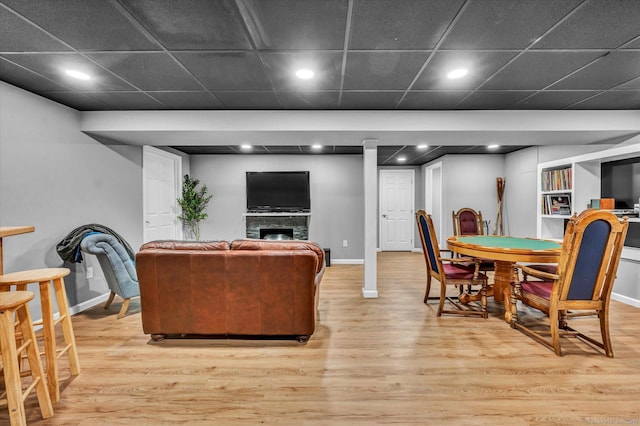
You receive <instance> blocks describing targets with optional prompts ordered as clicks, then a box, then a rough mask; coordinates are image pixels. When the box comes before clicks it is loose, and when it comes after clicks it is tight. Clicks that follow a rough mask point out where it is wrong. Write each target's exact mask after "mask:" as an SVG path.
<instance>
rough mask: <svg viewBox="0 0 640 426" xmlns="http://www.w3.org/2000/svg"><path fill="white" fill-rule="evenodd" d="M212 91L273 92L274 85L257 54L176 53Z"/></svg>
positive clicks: (181, 61) (177, 57)
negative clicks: (272, 86)
mask: <svg viewBox="0 0 640 426" xmlns="http://www.w3.org/2000/svg"><path fill="white" fill-rule="evenodd" d="M173 54H174V56H175V57H176V59H178V60H179V61H180V63H182V64H183V65H184V66H185V67H186V68H187V69H188V70H189V71H190V72H191V73H193V75H194V76H195V77H196V78H197V79H198V80H200V82H202V84H204V85H205V86H206V87H207V88H208V89H210V90H244V91H246V90H269V89H271V82H270V81H269V77H268V75H267V73H266V72H265V70H264V67H263V66H262V63H261V61H260V57H259V56H258V55H257V54H256V53H253V52H229V53H222V52H174V53H173Z"/></svg>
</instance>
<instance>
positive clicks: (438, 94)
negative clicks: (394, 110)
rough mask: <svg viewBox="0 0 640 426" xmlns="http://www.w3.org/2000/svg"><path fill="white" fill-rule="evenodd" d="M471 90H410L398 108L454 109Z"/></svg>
mask: <svg viewBox="0 0 640 426" xmlns="http://www.w3.org/2000/svg"><path fill="white" fill-rule="evenodd" d="M469 93H471V91H469V90H457V91H453V90H451V91H444V90H442V91H438V90H429V91H423V92H419V91H412V92H409V93H407V95H406V96H405V97H404V99H402V101H401V102H400V104H399V105H398V108H399V109H430V110H432V109H454V108H455V106H456V105H457V103H458V102H459V101H460V100H461V99H462V98H464V97H465V96H467V95H468V94H469Z"/></svg>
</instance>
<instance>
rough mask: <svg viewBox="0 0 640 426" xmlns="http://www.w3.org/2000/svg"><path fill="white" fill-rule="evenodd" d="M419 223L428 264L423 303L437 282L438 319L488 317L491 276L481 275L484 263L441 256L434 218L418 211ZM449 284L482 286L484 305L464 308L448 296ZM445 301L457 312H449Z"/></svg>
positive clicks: (464, 306) (451, 310)
mask: <svg viewBox="0 0 640 426" xmlns="http://www.w3.org/2000/svg"><path fill="white" fill-rule="evenodd" d="M416 222H417V225H418V231H419V233H420V242H421V243H422V252H423V253H424V259H425V264H426V266H427V289H426V292H425V294H424V300H423V302H424V303H427V301H428V300H429V291H430V290H431V280H432V279H436V280H438V281H439V282H440V298H439V300H440V301H439V305H438V316H441V315H442V314H458V315H465V316H471V315H479V316H481V317H483V318H487V317H488V314H487V276H486V275H485V274H483V273H482V272H480V263H479V262H478V261H476V260H475V259H472V258H467V257H457V258H443V257H441V255H440V252H441V250H440V248H439V247H438V240H437V238H436V233H435V229H434V226H433V220H432V219H431V216H430V215H428V214H427V213H426V212H425V211H424V210H418V212H417V213H416ZM443 251H444V250H443ZM447 251H448V250H447ZM448 285H455V286H456V287H462V286H465V285H470V286H480V290H479V291H480V293H481V299H480V306H479V307H477V308H476V306H474V305H475V304H473V303H470V304H468V305H463V304H461V303H460V302H459V301H456V300H454V299H452V298H451V297H447V286H448ZM445 301H448V302H449V303H451V304H452V305H453V306H454V307H455V308H456V309H448V310H445V309H444V303H445Z"/></svg>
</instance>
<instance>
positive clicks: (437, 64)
mask: <svg viewBox="0 0 640 426" xmlns="http://www.w3.org/2000/svg"><path fill="white" fill-rule="evenodd" d="M515 55H516V53H515V52H512V51H506V52H498V51H493V52H487V51H466V50H465V51H453V50H449V51H441V52H437V53H436V54H435V55H434V56H433V59H432V60H431V61H430V62H429V64H428V65H427V67H426V68H425V69H424V71H423V72H422V74H420V77H419V78H418V80H417V81H416V83H415V84H414V86H413V87H412V89H414V90H425V89H427V90H437V89H441V90H442V89H448V90H464V89H475V88H476V87H477V86H478V85H480V84H482V83H483V82H484V81H485V80H486V79H487V78H489V77H490V76H491V75H492V74H493V73H495V72H496V71H497V70H498V69H500V67H502V66H503V65H504V64H506V63H507V61H509V60H510V59H511V58H513V57H514V56H515ZM458 68H465V69H467V70H469V74H468V75H466V76H465V77H463V78H459V79H455V80H452V79H449V78H447V73H448V72H449V71H451V70H454V69H458Z"/></svg>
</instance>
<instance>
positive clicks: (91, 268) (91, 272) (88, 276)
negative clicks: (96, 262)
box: [87, 266, 93, 279]
mask: <svg viewBox="0 0 640 426" xmlns="http://www.w3.org/2000/svg"><path fill="white" fill-rule="evenodd" d="M89 278H93V266H89V267H88V268H87V279H89Z"/></svg>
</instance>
